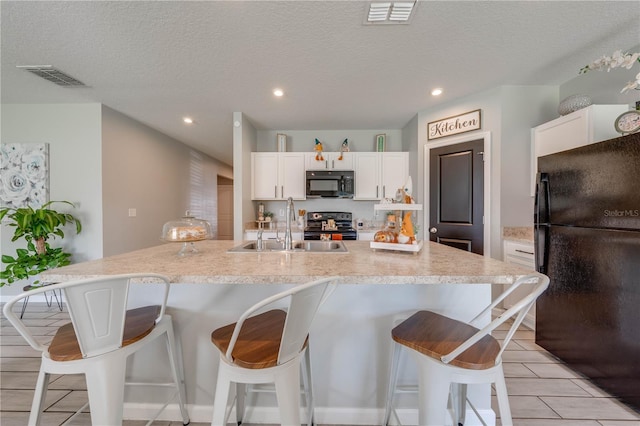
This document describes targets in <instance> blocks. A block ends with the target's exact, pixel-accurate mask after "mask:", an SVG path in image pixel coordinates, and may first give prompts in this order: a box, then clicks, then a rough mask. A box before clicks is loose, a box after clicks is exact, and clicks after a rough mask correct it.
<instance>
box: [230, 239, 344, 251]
mask: <svg viewBox="0 0 640 426" xmlns="http://www.w3.org/2000/svg"><path fill="white" fill-rule="evenodd" d="M292 245H293V250H290V251H289V252H302V253H348V250H347V248H346V247H345V245H344V243H343V242H342V241H294V242H293V244H292ZM228 252H229V253H259V252H287V250H285V249H284V244H283V243H280V242H277V241H273V240H265V241H263V242H262V251H259V250H258V242H257V241H249V242H246V243H242V244H240V245H239V246H236V247H234V248H232V249H230V250H228Z"/></svg>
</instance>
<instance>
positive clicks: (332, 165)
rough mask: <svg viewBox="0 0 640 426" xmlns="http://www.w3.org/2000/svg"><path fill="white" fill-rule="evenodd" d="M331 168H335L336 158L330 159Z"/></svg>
mask: <svg viewBox="0 0 640 426" xmlns="http://www.w3.org/2000/svg"><path fill="white" fill-rule="evenodd" d="M331 168H332V169H335V168H336V160H331Z"/></svg>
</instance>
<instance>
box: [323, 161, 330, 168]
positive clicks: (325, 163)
mask: <svg viewBox="0 0 640 426" xmlns="http://www.w3.org/2000/svg"><path fill="white" fill-rule="evenodd" d="M324 168H325V169H328V168H329V160H325V161H324Z"/></svg>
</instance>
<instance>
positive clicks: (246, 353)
mask: <svg viewBox="0 0 640 426" xmlns="http://www.w3.org/2000/svg"><path fill="white" fill-rule="evenodd" d="M286 319H287V313H286V312H285V311H283V310H280V309H274V310H271V311H268V312H265V313H263V314H259V315H256V316H254V317H251V318H248V319H247V320H246V321H245V322H244V324H243V325H242V330H241V331H240V334H239V336H238V340H237V341H236V345H235V347H234V348H233V353H232V354H231V355H232V357H233V362H234V363H235V364H237V365H239V366H241V367H243V368H249V369H260V368H269V367H275V366H276V365H277V364H278V352H279V351H280V341H281V340H282V332H283V331H284V324H285V320H286ZM235 326H236V323H233V324H229V325H226V326H224V327H220V328H218V329H217V330H215V331H214V332H213V333H211V341H212V342H213V344H214V345H216V347H217V348H218V349H219V350H220V352H222V353H226V352H227V348H228V347H229V341H230V340H231V335H232V334H233V330H234V328H235ZM305 347H306V342H305Z"/></svg>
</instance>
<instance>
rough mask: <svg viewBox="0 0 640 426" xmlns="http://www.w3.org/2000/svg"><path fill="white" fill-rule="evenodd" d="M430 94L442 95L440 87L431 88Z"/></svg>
mask: <svg viewBox="0 0 640 426" xmlns="http://www.w3.org/2000/svg"><path fill="white" fill-rule="evenodd" d="M431 95H433V96H440V95H442V89H440V88H437V89H433V90H432V91H431Z"/></svg>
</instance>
